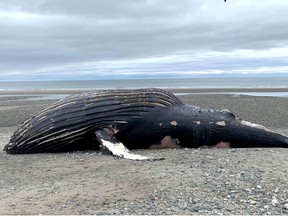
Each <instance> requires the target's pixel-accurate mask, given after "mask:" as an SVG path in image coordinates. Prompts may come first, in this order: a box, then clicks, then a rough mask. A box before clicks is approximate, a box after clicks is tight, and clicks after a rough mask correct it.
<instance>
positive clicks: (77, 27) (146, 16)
mask: <svg viewBox="0 0 288 216" xmlns="http://www.w3.org/2000/svg"><path fill="white" fill-rule="evenodd" d="M287 6H288V2H286V1H281V0H266V1H264V2H263V1H260V0H255V1H249V0H241V1H233V0H230V1H229V0H228V1H227V2H226V3H224V2H223V1H220V0H217V1H215V0H206V1H199V0H197V1H196V0H181V1H172V0H146V1H144V0H140V1H134V0H121V1H114V0H105V1H104V0H99V1H94V0H82V1H77V0H70V1H66V0H39V1H36V2H35V1H33V0H21V1H13V0H7V1H5V0H2V1H1V2H0V20H1V22H0V31H1V32H0V47H1V49H0V79H1V78H2V80H4V79H6V80H8V79H12V80H13V79H16V78H17V79H24V78H26V79H60V78H65V77H67V74H69V75H70V77H74V78H76V79H77V77H79V75H81V77H84V78H87V79H89V78H97V77H101V78H103V77H105V76H107V77H108V78H109V77H112V76H121V75H123V76H130V75H131V76H132V75H133V76H139V77H141V75H142V76H144V75H145V76H146V75H151V76H152V75H153V74H154V75H155V74H163V73H165V74H171V75H172V74H174V76H177V75H179V74H183V75H193V74H201V73H202V74H206V73H211V74H213V73H214V74H218V73H221V74H222V73H231V71H232V72H233V71H234V72H237V71H238V72H239V71H243V73H244V72H245V71H246V72H248V71H249V72H250V73H259V72H261V68H262V69H263V68H266V69H265V70H268V69H269V68H270V69H269V70H270V71H272V72H273V73H277V72H283V71H284V72H286V73H288V71H287V67H286V66H287V61H286V60H285V59H287V57H288V52H287V47H288V37H287V36H288V29H287V28H286V26H288V20H287V15H286V14H287V9H286V8H288V7H287ZM276 14H277V16H276ZM267 68H268V69H267ZM273 68H274V69H273ZM263 70H264V69H263ZM278 70H279V71H278ZM15 74H18V76H16V75H15ZM22 75H23V76H22Z"/></svg>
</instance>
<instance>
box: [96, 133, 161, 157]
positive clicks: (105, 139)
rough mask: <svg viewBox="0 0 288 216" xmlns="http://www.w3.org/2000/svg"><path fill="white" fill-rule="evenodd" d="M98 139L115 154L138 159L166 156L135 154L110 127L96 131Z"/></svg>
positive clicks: (101, 144)
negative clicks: (117, 137)
mask: <svg viewBox="0 0 288 216" xmlns="http://www.w3.org/2000/svg"><path fill="white" fill-rule="evenodd" d="M95 135H96V139H97V141H98V142H99V143H100V147H101V148H102V149H105V150H108V151H109V152H111V153H112V154H113V155H114V156H116V157H119V158H125V159H129V160H137V161H140V160H141V161H154V160H163V159H164V158H151V157H146V156H142V155H138V154H133V153H131V152H130V151H129V149H127V148H126V147H125V146H124V145H123V143H121V142H120V141H118V140H117V139H116V137H115V136H114V133H113V130H112V129H110V128H103V129H102V130H97V131H96V132H95Z"/></svg>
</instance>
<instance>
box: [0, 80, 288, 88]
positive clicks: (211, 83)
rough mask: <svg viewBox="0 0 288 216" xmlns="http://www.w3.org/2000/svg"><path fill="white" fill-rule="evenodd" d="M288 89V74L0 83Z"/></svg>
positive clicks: (21, 85) (16, 85) (11, 85)
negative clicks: (283, 75)
mask: <svg viewBox="0 0 288 216" xmlns="http://www.w3.org/2000/svg"><path fill="white" fill-rule="evenodd" d="M150 87H157V88H166V89H169V88H171V89H181V88H193V89H198V88H219V89H220V88H288V77H277V78H276V77H253V78H187V79H184V78H181V79H180V78H179V79H177V78H176V79H170V78H169V79H165V78H163V79H119V80H75V81H23V82H1V81H0V91H9V90H91V89H112V88H113V89H115V88H116V89H127V88H128V89H129V88H150Z"/></svg>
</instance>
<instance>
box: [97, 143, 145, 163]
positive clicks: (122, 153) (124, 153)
mask: <svg viewBox="0 0 288 216" xmlns="http://www.w3.org/2000/svg"><path fill="white" fill-rule="evenodd" d="M102 146H103V147H104V148H105V149H107V150H109V151H110V152H111V153H112V154H113V155H114V156H117V157H120V158H125V159H130V160H151V159H150V158H149V157H146V156H142V155H137V154H133V153H131V152H130V151H129V150H128V149H127V148H126V147H125V146H124V145H123V144H122V143H120V142H118V143H111V142H109V141H107V140H102Z"/></svg>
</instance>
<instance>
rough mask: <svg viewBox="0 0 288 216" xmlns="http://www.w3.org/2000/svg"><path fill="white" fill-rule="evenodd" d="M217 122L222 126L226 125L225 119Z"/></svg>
mask: <svg viewBox="0 0 288 216" xmlns="http://www.w3.org/2000/svg"><path fill="white" fill-rule="evenodd" d="M216 124H217V125H219V126H222V127H224V126H226V123H225V121H218V122H216Z"/></svg>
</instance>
